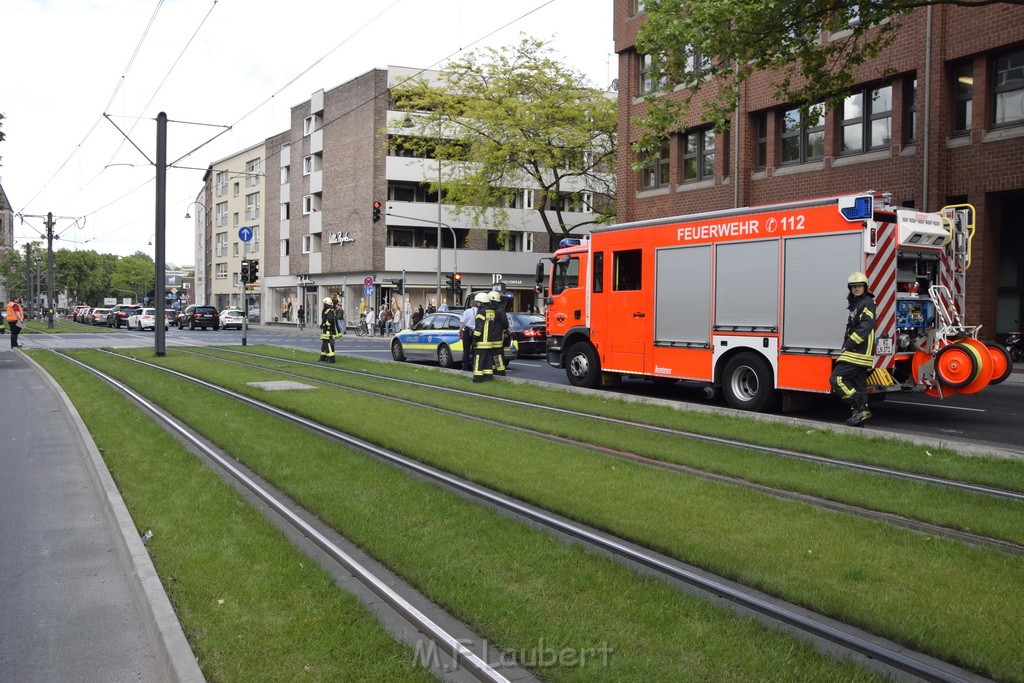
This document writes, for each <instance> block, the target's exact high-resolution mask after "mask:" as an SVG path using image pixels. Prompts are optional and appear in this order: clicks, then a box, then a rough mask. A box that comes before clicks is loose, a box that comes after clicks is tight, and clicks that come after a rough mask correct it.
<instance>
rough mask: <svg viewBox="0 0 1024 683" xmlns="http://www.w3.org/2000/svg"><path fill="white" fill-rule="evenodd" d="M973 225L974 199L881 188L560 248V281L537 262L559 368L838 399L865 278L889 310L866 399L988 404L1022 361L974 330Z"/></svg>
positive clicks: (770, 397)
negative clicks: (853, 295) (959, 398)
mask: <svg viewBox="0 0 1024 683" xmlns="http://www.w3.org/2000/svg"><path fill="white" fill-rule="evenodd" d="M974 217H975V211H974V208H973V207H972V206H970V205H967V204H962V205H954V206H947V207H944V208H943V209H942V210H941V211H938V212H936V213H925V212H921V211H916V210H914V209H912V208H911V209H905V208H898V207H894V206H892V205H891V196H890V195H889V194H887V193H880V192H875V191H868V192H865V193H862V194H856V195H846V196H839V197H830V198H823V199H813V200H807V201H798V202H789V203H783V204H774V205H770V206H758V207H749V208H740V209H728V210H723V211H712V212H706V213H698V214H692V215H686V216H677V217H672V218H659V219H656V220H648V221H639V222H634V223H624V224H620V225H615V226H611V227H608V228H604V229H599V230H596V231H594V232H593V233H592V234H591V235H590V236H589V237H588V238H583V239H579V240H563V244H560V245H559V247H560V248H559V249H558V250H557V251H556V252H555V253H554V255H553V257H552V258H551V262H552V264H553V267H552V268H551V272H550V274H547V275H545V261H544V260H542V261H541V262H540V263H539V264H538V267H537V287H538V292H542V291H543V288H544V287H545V286H546V287H547V290H548V291H547V297H546V298H545V299H544V301H545V303H546V305H547V309H546V319H547V334H548V346H547V361H548V363H549V364H550V365H552V366H554V367H557V368H564V369H565V372H566V375H567V376H568V379H569V381H570V382H571V383H572V384H573V385H576V386H583V387H598V386H601V385H606V384H610V383H614V382H616V381H618V380H620V379H621V378H623V377H632V378H646V379H650V380H653V381H656V382H666V383H668V382H675V381H678V380H691V381H697V382H703V383H705V394H706V395H707V396H709V397H710V396H714V395H715V393H716V392H718V391H721V392H722V393H723V394H724V397H725V399H726V401H727V402H728V404H729V405H730V406H732V407H734V408H738V409H743V410H751V411H766V410H771V409H774V408H776V407H781V408H782V409H783V410H793V409H798V408H801V407H805V406H806V405H807V404H808V403H809V402H810V401H809V399H811V398H813V397H814V395H815V394H827V393H829V390H830V389H829V383H828V378H829V375H830V374H831V371H832V367H833V365H834V363H835V360H836V358H838V356H839V354H840V353H841V351H842V343H843V339H844V337H845V334H844V331H845V328H846V317H847V310H846V306H845V302H844V297H845V295H846V292H847V287H846V281H847V278H848V277H849V275H850V274H851V273H853V272H857V271H860V272H863V273H865V274H867V276H868V282H869V290H870V291H871V292H872V293H873V294H874V296H875V302H876V306H877V314H876V327H875V349H874V351H875V362H874V368H873V369H872V370H871V371H870V374H869V378H868V383H869V388H868V391H869V394H870V395H872V397H873V398H875V399H877V398H879V397H884V395H885V394H887V393H889V392H896V391H909V392H923V393H925V394H928V395H929V396H934V397H936V398H940V399H941V398H946V397H948V396H952V395H954V394H973V393H976V392H978V391H981V390H982V389H983V388H985V387H986V386H988V385H989V384H997V383H999V382H1001V381H1003V380H1004V379H1006V377H1008V376H1009V374H1010V371H1011V370H1012V369H1013V367H1012V366H1013V364H1012V361H1011V360H1010V357H1009V355H1008V354H1007V352H1006V350H1005V348H1003V347H1002V346H1000V345H998V344H994V343H983V342H981V341H979V340H978V333H979V330H980V326H971V325H968V324H966V322H965V320H964V297H965V280H966V272H967V269H968V268H970V265H971V240H972V238H973V236H974V230H975V225H974ZM780 398H781V399H782V400H781V401H780V400H779V399H780ZM780 404H781V406H780Z"/></svg>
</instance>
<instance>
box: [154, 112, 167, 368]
mask: <svg viewBox="0 0 1024 683" xmlns="http://www.w3.org/2000/svg"><path fill="white" fill-rule="evenodd" d="M166 228H167V114H165V113H164V112H160V113H159V114H157V116H156V282H155V283H154V287H153V291H154V293H155V294H156V323H155V324H154V325H153V338H154V340H155V344H156V355H157V356H164V355H166V354H167V351H166V348H165V346H164V344H165V343H166V335H165V334H164V326H165V325H166V324H167V314H166V313H165V312H164V309H165V308H166V306H167V301H166V297H167V293H166V290H165V287H166V284H167V283H166V282H165V279H166V278H165V276H164V234H165V231H166Z"/></svg>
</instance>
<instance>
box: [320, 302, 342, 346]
mask: <svg viewBox="0 0 1024 683" xmlns="http://www.w3.org/2000/svg"><path fill="white" fill-rule="evenodd" d="M323 303H324V310H323V311H322V312H321V313H320V360H319V362H320V363H333V362H334V343H335V341H336V340H337V339H338V337H340V336H341V334H340V333H339V332H338V322H337V320H335V318H334V299H332V298H331V297H329V296H325V297H324V302H323Z"/></svg>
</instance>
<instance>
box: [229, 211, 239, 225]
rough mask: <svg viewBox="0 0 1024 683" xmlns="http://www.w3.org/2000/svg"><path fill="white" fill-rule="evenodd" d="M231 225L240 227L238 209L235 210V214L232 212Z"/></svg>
mask: <svg viewBox="0 0 1024 683" xmlns="http://www.w3.org/2000/svg"><path fill="white" fill-rule="evenodd" d="M231 225H232V227H235V228H237V227H238V212H237V211H235V212H234V213H233V214H231Z"/></svg>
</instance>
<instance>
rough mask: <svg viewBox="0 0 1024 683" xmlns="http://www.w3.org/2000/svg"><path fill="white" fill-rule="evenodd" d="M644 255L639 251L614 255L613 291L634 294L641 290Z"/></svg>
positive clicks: (633, 250)
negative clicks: (633, 292)
mask: <svg viewBox="0 0 1024 683" xmlns="http://www.w3.org/2000/svg"><path fill="white" fill-rule="evenodd" d="M642 255H643V252H642V251H640V250H639V249H630V250H628V251H617V252H615V253H614V254H612V291H615V292H632V291H637V290H639V289H640V282H641V277H640V276H641V271H642V268H641V266H642V265H643V258H642Z"/></svg>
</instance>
